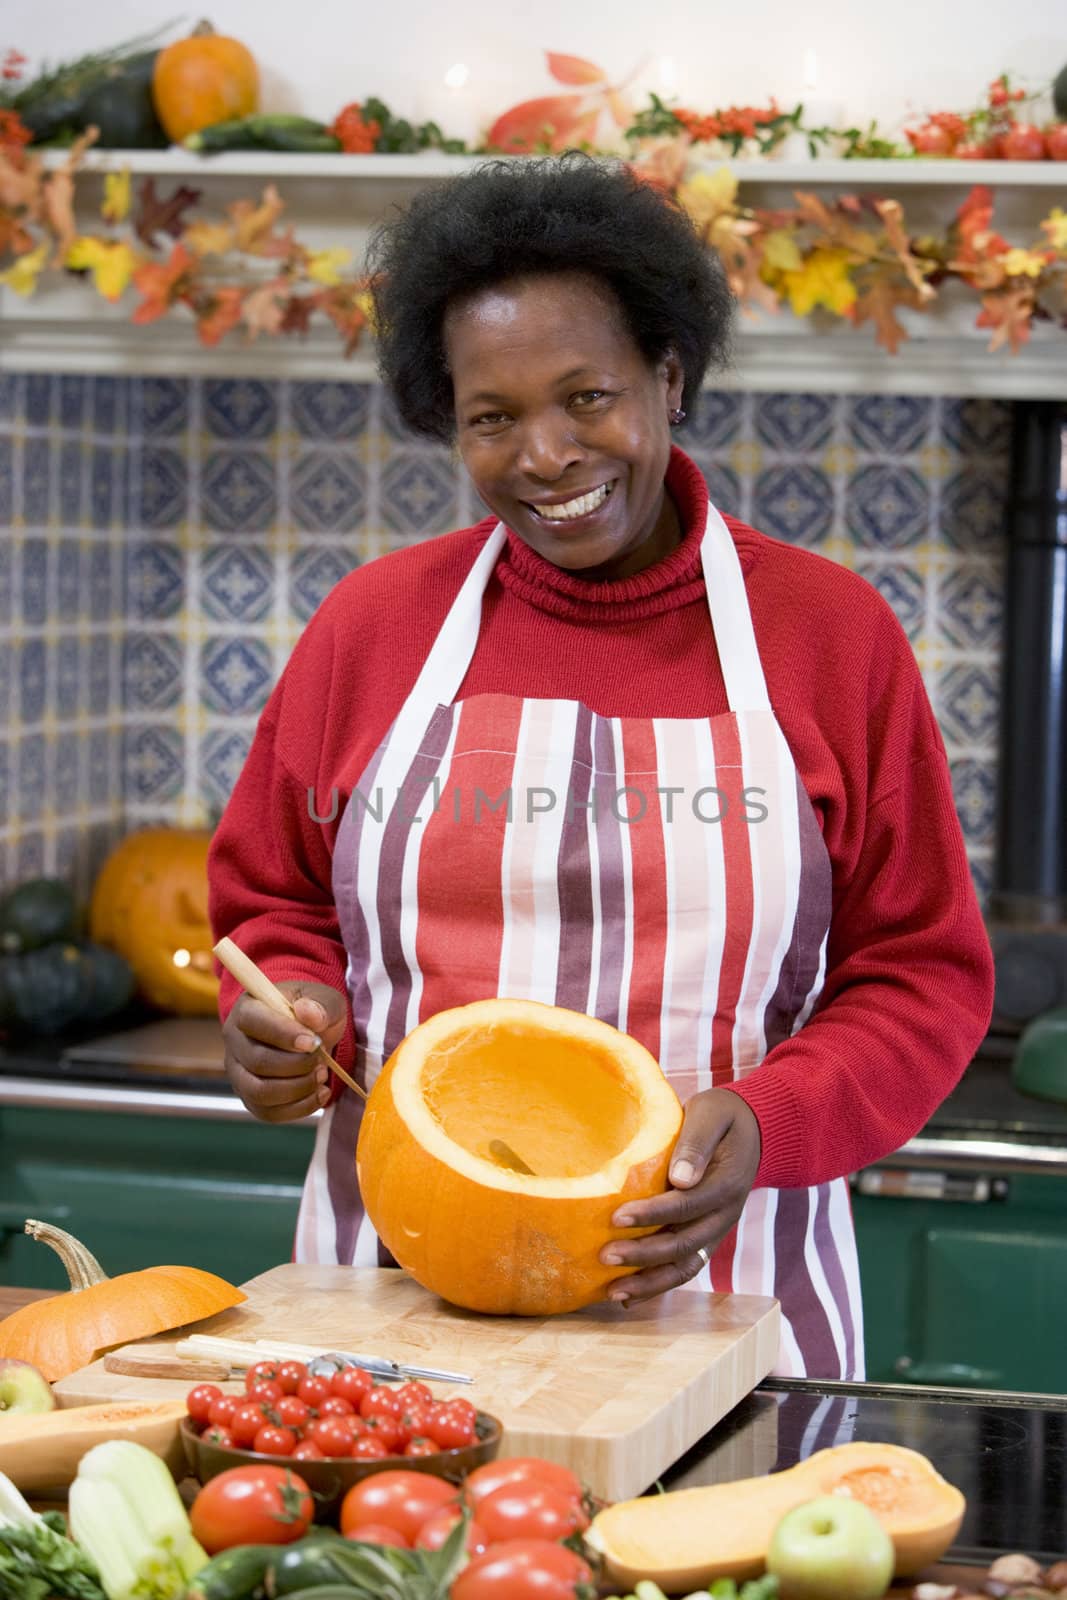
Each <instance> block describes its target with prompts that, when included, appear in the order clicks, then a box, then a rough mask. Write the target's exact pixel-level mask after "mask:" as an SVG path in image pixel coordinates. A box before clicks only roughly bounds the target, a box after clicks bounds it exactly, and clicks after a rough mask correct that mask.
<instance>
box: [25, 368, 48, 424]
mask: <svg viewBox="0 0 1067 1600" xmlns="http://www.w3.org/2000/svg"><path fill="white" fill-rule="evenodd" d="M23 381H24V383H25V389H24V390H23V399H22V404H23V416H24V417H25V419H26V425H27V427H30V428H47V427H48V424H49V423H50V422H51V420H52V379H51V377H50V376H49V374H48V373H46V372H28V373H27V374H26V377H25V379H24V380H23Z"/></svg>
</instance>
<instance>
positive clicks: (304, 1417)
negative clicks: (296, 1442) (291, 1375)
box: [274, 1394, 311, 1432]
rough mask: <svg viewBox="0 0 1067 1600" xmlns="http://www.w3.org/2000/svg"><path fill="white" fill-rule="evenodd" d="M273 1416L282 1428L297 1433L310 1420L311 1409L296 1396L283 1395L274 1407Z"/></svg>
mask: <svg viewBox="0 0 1067 1600" xmlns="http://www.w3.org/2000/svg"><path fill="white" fill-rule="evenodd" d="M274 1414H275V1416H276V1417H277V1418H278V1421H279V1422H280V1423H281V1424H282V1425H283V1427H286V1428H295V1429H296V1430H297V1432H299V1431H300V1429H301V1428H304V1427H306V1426H307V1424H308V1422H310V1420H311V1407H310V1406H309V1405H307V1403H306V1402H305V1401H303V1400H301V1398H300V1396H299V1395H298V1394H283V1395H282V1397H281V1399H280V1400H279V1401H277V1403H276V1404H275V1406H274Z"/></svg>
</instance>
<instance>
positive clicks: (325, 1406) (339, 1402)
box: [319, 1394, 356, 1417]
mask: <svg viewBox="0 0 1067 1600" xmlns="http://www.w3.org/2000/svg"><path fill="white" fill-rule="evenodd" d="M355 1414H356V1408H355V1406H354V1405H353V1404H352V1402H351V1400H346V1399H345V1398H344V1396H343V1395H340V1394H328V1395H327V1396H326V1398H325V1400H324V1401H323V1402H322V1404H321V1406H320V1407H319V1416H320V1417H354V1416H355Z"/></svg>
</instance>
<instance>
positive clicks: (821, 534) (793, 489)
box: [752, 465, 833, 545]
mask: <svg viewBox="0 0 1067 1600" xmlns="http://www.w3.org/2000/svg"><path fill="white" fill-rule="evenodd" d="M752 518H753V521H754V523H755V525H756V527H757V528H759V529H761V530H762V531H763V532H764V533H769V534H770V535H771V536H772V538H775V539H787V540H788V541H789V542H790V543H791V544H805V545H812V544H817V543H818V542H819V540H820V539H824V538H825V537H826V535H827V534H828V533H829V531H830V524H831V521H832V519H833V491H832V489H831V487H830V480H829V479H828V478H827V476H826V474H825V472H822V471H820V469H819V468H818V467H811V466H799V465H798V466H788V467H787V466H782V467H768V468H767V469H766V470H765V471H763V472H761V473H760V474H759V476H758V478H757V479H756V486H755V494H754V495H753V506H752Z"/></svg>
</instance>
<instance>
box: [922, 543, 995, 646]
mask: <svg viewBox="0 0 1067 1600" xmlns="http://www.w3.org/2000/svg"><path fill="white" fill-rule="evenodd" d="M936 621H937V629H938V633H939V634H940V635H941V636H942V637H943V638H944V639H945V640H947V641H948V643H950V644H954V645H958V646H959V647H960V648H961V649H965V650H966V649H989V648H991V647H993V646H995V645H996V644H998V643H999V641H1000V639H1001V637H1002V633H1003V623H1004V576H1003V571H1002V569H1001V568H999V567H993V566H990V565H988V564H987V565H984V566H982V567H975V566H974V565H972V564H967V565H964V564H963V563H962V562H961V563H960V565H959V566H958V567H957V568H956V569H955V570H954V571H950V572H947V573H945V574H944V576H943V577H942V579H941V581H940V583H939V584H938V587H937V606H936Z"/></svg>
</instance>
